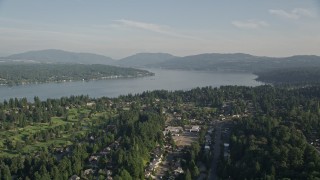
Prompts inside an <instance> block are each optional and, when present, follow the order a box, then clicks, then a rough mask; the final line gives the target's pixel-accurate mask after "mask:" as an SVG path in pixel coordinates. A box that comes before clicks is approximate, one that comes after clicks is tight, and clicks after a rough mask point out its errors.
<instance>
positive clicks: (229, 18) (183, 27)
mask: <svg viewBox="0 0 320 180" xmlns="http://www.w3.org/2000/svg"><path fill="white" fill-rule="evenodd" d="M319 12H320V1H318V0H313V1H312V0H264V1H253V0H220V1H216V0H200V1H195V0H126V1H125V0H123V1H120V0H113V1H111V0H91V1H89V0H0V55H1V56H5V55H9V54H13V53H17V52H22V51H28V50H39V49H62V50H69V51H76V52H80V51H81V52H93V53H99V54H103V55H106V56H109V57H112V58H122V57H125V56H128V55H132V54H134V53H138V52H167V53H171V54H174V55H179V56H183V55H190V54H199V53H209V52H219V53H234V52H243V53H250V54H254V55H265V56H290V55H296V54H316V55H320V16H319Z"/></svg>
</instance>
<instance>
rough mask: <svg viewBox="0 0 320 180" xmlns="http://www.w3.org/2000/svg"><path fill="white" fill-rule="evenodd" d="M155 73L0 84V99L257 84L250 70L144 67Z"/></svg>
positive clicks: (108, 94)
mask: <svg viewBox="0 0 320 180" xmlns="http://www.w3.org/2000/svg"><path fill="white" fill-rule="evenodd" d="M147 70H149V71H151V72H154V73H155V76H151V77H143V78H134V79H111V80H99V81H89V82H82V81H81V82H67V83H47V84H32V85H21V86H14V87H6V86H0V101H3V100H4V99H9V98H15V97H18V98H22V97H26V98H27V99H28V100H31V101H32V100H33V97H34V96H38V97H39V98H40V99H42V100H45V99H47V98H60V97H62V96H70V95H81V94H84V95H89V96H90V97H102V96H108V97H117V96H119V95H126V94H129V93H131V94H136V93H141V92H143V91H147V90H158V89H164V90H189V89H192V88H195V87H204V86H212V87H219V86H221V85H244V86H258V85H261V83H260V82H257V81H255V80H254V79H255V78H256V76H255V75H253V74H250V73H238V72H237V73H230V72H203V71H181V70H164V69H147Z"/></svg>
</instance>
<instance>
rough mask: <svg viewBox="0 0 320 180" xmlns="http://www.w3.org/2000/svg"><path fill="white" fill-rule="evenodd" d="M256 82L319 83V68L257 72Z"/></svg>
mask: <svg viewBox="0 0 320 180" xmlns="http://www.w3.org/2000/svg"><path fill="white" fill-rule="evenodd" d="M256 74H257V75H258V78H257V79H256V80H258V81H262V82H266V83H272V84H290V85H310V84H315V83H317V84H319V83H320V68H319V67H309V68H289V69H278V70H273V71H264V72H257V73H256Z"/></svg>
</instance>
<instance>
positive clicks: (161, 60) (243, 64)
mask: <svg viewBox="0 0 320 180" xmlns="http://www.w3.org/2000/svg"><path fill="white" fill-rule="evenodd" d="M0 60H2V61H9V62H12V61H14V62H16V61H29V62H30V61H32V62H42V63H81V64H107V65H116V66H124V67H147V68H150V67H152V68H165V69H183V70H210V71H212V70H214V71H245V72H262V71H269V70H277V69H284V68H300V67H320V56H314V55H299V56H291V57H283V58H276V57H264V56H253V55H249V54H243V53H234V54H219V53H210V54H198V55H192V56H185V57H176V56H173V55H171V54H166V53H138V54H135V55H132V56H129V57H126V58H123V59H120V60H113V59H112V58H109V57H106V56H103V55H97V54H91V53H74V52H67V51H62V50H53V49H49V50H41V51H29V52H25V53H21V54H14V55H11V56H7V57H4V58H0Z"/></svg>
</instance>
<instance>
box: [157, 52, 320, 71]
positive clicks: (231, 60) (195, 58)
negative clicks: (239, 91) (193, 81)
mask: <svg viewBox="0 0 320 180" xmlns="http://www.w3.org/2000/svg"><path fill="white" fill-rule="evenodd" d="M152 67H157V68H166V69H185V70H209V71H211V70H214V71H217V70H218V71H245V72H262V71H267V70H275V69H282V68H298V67H320V57H319V56H312V55H310V56H309V55H300V56H292V57H285V58H275V57H263V56H252V55H249V54H242V53H235V54H219V53H210V54H199V55H192V56H186V57H180V58H179V57H178V58H174V59H170V60H168V61H165V62H162V63H158V64H155V65H152Z"/></svg>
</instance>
